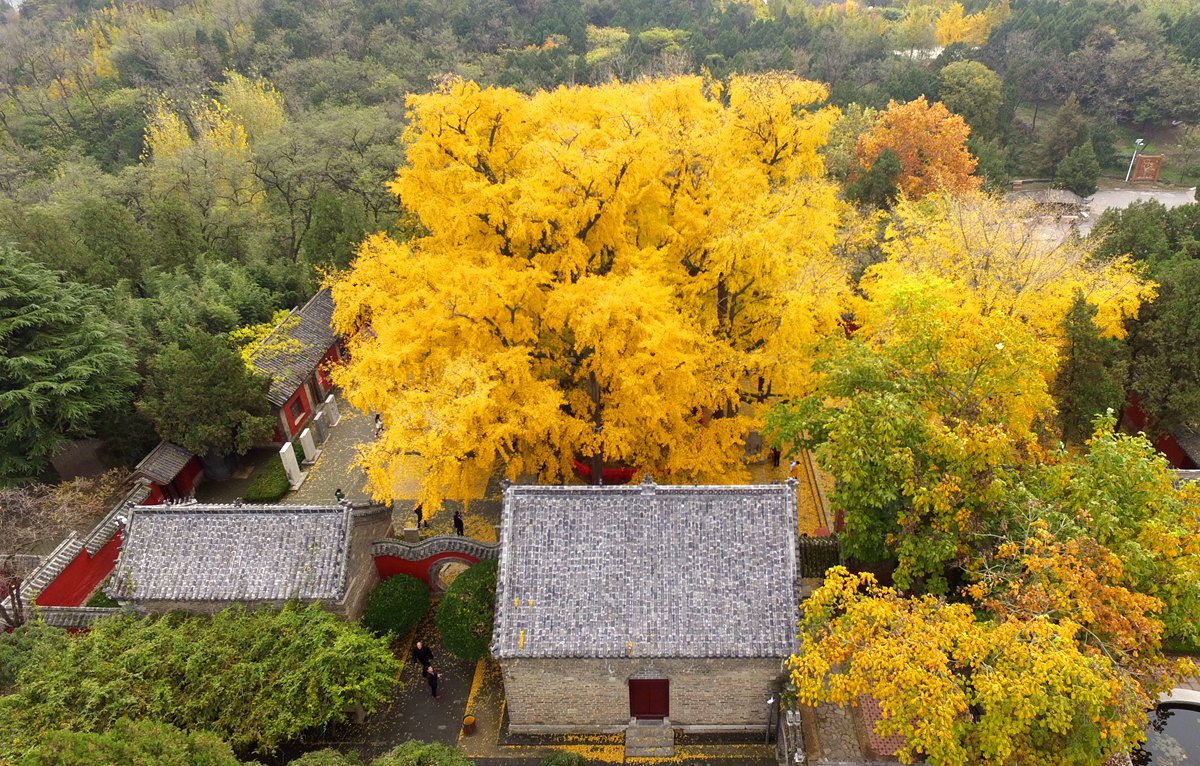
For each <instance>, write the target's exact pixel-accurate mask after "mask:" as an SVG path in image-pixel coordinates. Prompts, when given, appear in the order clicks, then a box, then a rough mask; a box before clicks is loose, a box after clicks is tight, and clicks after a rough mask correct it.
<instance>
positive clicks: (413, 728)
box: [307, 610, 475, 762]
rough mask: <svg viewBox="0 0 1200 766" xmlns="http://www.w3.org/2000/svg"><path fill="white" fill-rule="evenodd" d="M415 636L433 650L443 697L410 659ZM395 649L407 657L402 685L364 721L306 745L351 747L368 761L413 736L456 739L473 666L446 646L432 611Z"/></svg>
mask: <svg viewBox="0 0 1200 766" xmlns="http://www.w3.org/2000/svg"><path fill="white" fill-rule="evenodd" d="M417 637H421V638H422V639H423V640H427V643H428V644H429V647H430V648H431V649H432V650H433V662H434V667H435V668H437V670H438V672H439V673H441V674H442V680H441V682H440V683H439V685H438V692H439V693H440V694H441V697H442V698H441V699H440V700H436V699H434V698H433V697H432V695H431V694H430V693H429V685H428V684H427V683H426V682H425V679H424V678H422V677H421V671H420V669H419V668H418V667H417V665H416V663H414V662H413V661H412V655H411V650H412V644H413V641H415V640H416V638H417ZM397 654H398V656H400V657H401V659H403V660H404V668H403V669H402V670H401V671H400V686H399V687H397V688H396V690H395V691H394V692H393V693H392V695H391V697H390V698H389V699H388V701H387V702H386V703H384V704H383V705H382V706H381V707H380V708H379V709H378V710H376V711H375V713H373V714H372V715H371V716H369V717H368V718H367V720H366V722H365V723H364V724H362V725H360V726H349V727H344V728H340V729H338V730H335V731H332V732H330V737H329V738H328V739H321V738H316V739H312V740H309V741H308V742H307V745H308V749H312V750H320V749H321V748H325V747H333V748H336V749H338V750H341V751H343V752H351V751H353V752H356V753H358V755H359V756H360V757H361V758H362V759H363V760H364V762H369V761H370V760H371V759H374V758H377V757H379V756H381V755H384V754H386V753H389V752H391V751H392V749H393V748H395V747H396V746H397V745H399V744H401V743H403V742H407V741H408V740H410V739H418V740H422V741H424V742H441V743H442V744H445V745H450V746H454V745H456V744H457V743H458V740H459V735H460V733H461V730H462V719H463V715H464V711H465V710H466V708H467V698H468V696H469V694H470V691H471V682H472V681H473V680H474V677H475V667H474V665H471V664H468V663H465V662H463V661H461V660H458V659H456V658H455V657H454V656H453V655H451V654H450V653H449V652H448V651H446V650H445V648H444V647H443V646H442V644H441V639H440V638H439V637H438V636H437V632H436V627H434V625H433V611H432V610H430V613H429V615H428V616H427V617H426V618H425V620H424V621H423V622H422V624H421V625H419V626H418V627H417V629H416V631H415V632H414V634H413V635H412V636H410V637H409V638H408V639H407V640H406V641H404V642H402V643H401V644H400V645H398V646H397Z"/></svg>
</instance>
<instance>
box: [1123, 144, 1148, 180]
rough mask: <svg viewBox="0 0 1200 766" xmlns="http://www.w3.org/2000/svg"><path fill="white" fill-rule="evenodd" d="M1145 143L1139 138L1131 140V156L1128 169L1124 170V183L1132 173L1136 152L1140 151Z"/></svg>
mask: <svg viewBox="0 0 1200 766" xmlns="http://www.w3.org/2000/svg"><path fill="white" fill-rule="evenodd" d="M1145 145H1146V142H1145V141H1143V140H1142V139H1140V138H1139V139H1138V140H1136V141H1134V142H1133V156H1132V157H1130V158H1129V170H1127V171H1126V172H1125V183H1129V177H1130V176H1131V175H1133V163H1134V161H1135V160H1136V159H1137V156H1138V152H1140V151H1141V150H1142V147H1143V146H1145Z"/></svg>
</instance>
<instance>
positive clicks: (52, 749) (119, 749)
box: [19, 718, 242, 766]
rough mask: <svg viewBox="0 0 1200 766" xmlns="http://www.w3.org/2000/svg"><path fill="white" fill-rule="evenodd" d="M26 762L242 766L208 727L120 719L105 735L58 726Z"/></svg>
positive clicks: (33, 765)
mask: <svg viewBox="0 0 1200 766" xmlns="http://www.w3.org/2000/svg"><path fill="white" fill-rule="evenodd" d="M19 763H20V764H21V766H242V762H241V761H239V760H238V759H237V758H236V757H235V756H234V754H233V750H232V749H231V748H230V747H229V744H228V743H226V742H223V741H221V740H220V739H219V738H217V737H215V736H213V735H212V734H209V733H207V732H203V731H196V732H186V731H181V730H179V729H177V728H175V727H174V726H171V725H170V724H166V723H159V722H158V721H129V720H127V719H124V718H122V719H120V720H118V721H117V722H115V723H114V724H113V726H112V728H111V729H109V730H108V731H107V732H105V733H103V734H96V733H94V732H74V731H52V732H47V733H45V734H43V735H42V739H41V741H40V742H39V743H38V744H37V745H36V746H34V747H33V748H32V749H31V750H29V751H28V752H26V753H25V754H24V755H23V756H22V757H21V760H20V761H19Z"/></svg>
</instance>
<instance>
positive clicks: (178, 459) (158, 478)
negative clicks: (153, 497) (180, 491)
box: [133, 439, 195, 484]
mask: <svg viewBox="0 0 1200 766" xmlns="http://www.w3.org/2000/svg"><path fill="white" fill-rule="evenodd" d="M193 457H195V455H193V454H192V453H190V452H188V451H187V450H185V449H184V448H183V447H180V446H179V445H178V444H175V443H174V442H169V441H167V440H165V439H164V440H163V441H160V442H159V443H158V446H157V447H155V448H154V449H152V450H150V453H149V454H148V455H146V457H144V458H142V462H140V463H138V464H137V467H136V468H134V469H133V472H134V473H140V474H145V475H146V476H147V477H149V478H150V479H152V480H153V481H154V482H155V483H156V484H170V483H171V480H172V479H174V478H175V477H176V476H178V475H179V472H180V471H182V470H183V467H184V466H185V465H187V463H188V461H189V460H191V459H192V458H193Z"/></svg>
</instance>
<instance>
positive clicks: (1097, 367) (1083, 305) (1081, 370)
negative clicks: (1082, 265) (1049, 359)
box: [1054, 294, 1126, 444]
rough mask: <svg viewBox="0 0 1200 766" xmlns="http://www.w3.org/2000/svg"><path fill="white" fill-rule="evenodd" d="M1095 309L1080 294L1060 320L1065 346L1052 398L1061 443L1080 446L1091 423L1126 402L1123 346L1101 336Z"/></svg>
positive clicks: (1118, 342) (1090, 430)
mask: <svg viewBox="0 0 1200 766" xmlns="http://www.w3.org/2000/svg"><path fill="white" fill-rule="evenodd" d="M1095 317H1096V307H1095V306H1093V305H1091V304H1090V303H1088V302H1087V299H1085V298H1084V297H1083V295H1082V294H1080V295H1079V296H1078V297H1077V298H1076V299H1075V303H1074V305H1073V306H1071V310H1070V311H1069V312H1068V313H1067V315H1066V317H1065V318H1064V319H1063V334H1064V336H1065V340H1066V342H1065V344H1064V346H1063V350H1062V361H1061V363H1060V366H1059V369H1058V377H1057V379H1056V380H1055V382H1054V397H1055V400H1056V401H1057V403H1058V424H1059V427H1060V428H1061V429H1062V435H1063V441H1066V442H1070V443H1072V444H1082V443H1083V442H1084V441H1086V440H1087V439H1088V437H1090V436H1091V435H1092V422H1093V421H1094V420H1095V419H1096V416H1097V415H1102V414H1104V412H1105V411H1106V410H1109V409H1112V410H1117V409H1118V408H1120V406H1121V403H1122V402H1123V401H1124V399H1125V389H1124V386H1123V385H1122V381H1123V380H1124V377H1125V367H1126V360H1125V358H1124V349H1125V346H1124V344H1122V343H1121V342H1120V341H1119V340H1116V339H1115V338H1111V337H1104V336H1102V335H1101V333H1100V329H1099V328H1098V327H1096V323H1095Z"/></svg>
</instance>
